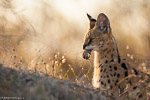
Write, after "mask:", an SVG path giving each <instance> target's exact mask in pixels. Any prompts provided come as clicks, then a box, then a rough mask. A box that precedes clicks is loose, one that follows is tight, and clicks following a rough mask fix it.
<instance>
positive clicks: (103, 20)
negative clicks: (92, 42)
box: [97, 13, 110, 33]
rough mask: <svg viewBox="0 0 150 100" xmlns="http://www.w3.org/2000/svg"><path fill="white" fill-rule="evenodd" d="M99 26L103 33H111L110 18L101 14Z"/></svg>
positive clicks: (98, 20)
mask: <svg viewBox="0 0 150 100" xmlns="http://www.w3.org/2000/svg"><path fill="white" fill-rule="evenodd" d="M97 26H98V28H100V30H101V31H102V32H103V33H109V29H110V22H109V19H108V17H107V16H106V15H105V14H103V13H100V14H99V15H98V18H97Z"/></svg>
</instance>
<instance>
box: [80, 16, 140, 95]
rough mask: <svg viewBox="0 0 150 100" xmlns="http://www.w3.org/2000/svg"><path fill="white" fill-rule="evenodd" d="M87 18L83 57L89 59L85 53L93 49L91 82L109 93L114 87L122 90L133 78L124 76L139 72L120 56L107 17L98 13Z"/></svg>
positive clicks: (112, 91)
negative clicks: (87, 25)
mask: <svg viewBox="0 0 150 100" xmlns="http://www.w3.org/2000/svg"><path fill="white" fill-rule="evenodd" d="M88 18H89V20H90V28H89V30H88V32H87V33H86V34H85V38H84V44H83V49H84V52H83V58H85V59H89V57H90V56H89V55H87V54H91V52H92V51H94V75H93V82H92V84H93V86H94V87H95V88H100V89H101V90H109V91H111V93H114V90H116V89H117V90H121V91H123V90H124V89H125V87H126V86H127V84H128V83H130V84H132V83H133V80H135V79H132V78H131V79H130V80H129V79H126V78H127V77H128V76H130V75H133V76H134V75H138V74H139V73H138V71H137V70H136V69H135V68H131V67H130V65H129V63H128V61H126V60H125V59H122V57H121V56H120V54H119V50H118V47H117V43H116V40H115V38H114V36H113V34H112V29H111V26H110V21H109V19H108V17H107V16H106V15H105V14H103V13H100V14H99V15H98V18H97V20H93V18H92V17H91V16H90V17H89V15H88ZM91 19H92V20H91ZM91 23H92V24H91ZM93 25H94V26H93ZM122 79H126V81H127V82H122V83H120V81H121V80H122ZM131 81H132V82H131Z"/></svg>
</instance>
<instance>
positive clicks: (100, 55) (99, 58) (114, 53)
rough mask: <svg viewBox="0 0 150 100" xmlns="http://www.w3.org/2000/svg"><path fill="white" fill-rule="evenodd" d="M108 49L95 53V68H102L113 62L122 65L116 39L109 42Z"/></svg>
mask: <svg viewBox="0 0 150 100" xmlns="http://www.w3.org/2000/svg"><path fill="white" fill-rule="evenodd" d="M106 45H107V46H106V48H104V49H103V50H98V51H94V67H100V66H101V64H103V65H105V64H108V63H111V62H115V63H120V60H121V58H120V55H119V51H118V47H117V44H116V41H115V39H114V37H112V39H111V40H108V41H107V43H106Z"/></svg>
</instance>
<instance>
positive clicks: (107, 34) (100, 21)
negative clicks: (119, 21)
mask: <svg viewBox="0 0 150 100" xmlns="http://www.w3.org/2000/svg"><path fill="white" fill-rule="evenodd" d="M87 16H88V18H89V20H90V29H89V31H88V32H87V33H86V34H85V37H84V44H83V49H84V50H85V52H84V53H86V54H84V53H83V58H85V59H88V58H89V57H88V56H87V54H90V53H91V52H92V51H99V50H103V49H105V47H107V41H108V40H110V38H111V37H112V34H111V27H110V22H109V19H108V18H107V16H106V15H105V14H103V13H100V14H99V15H98V18H97V20H96V19H94V18H92V17H91V16H90V15H89V14H87Z"/></svg>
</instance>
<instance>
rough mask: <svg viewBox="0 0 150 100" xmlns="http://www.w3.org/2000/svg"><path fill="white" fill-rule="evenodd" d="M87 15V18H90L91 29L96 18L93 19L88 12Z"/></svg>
mask: <svg viewBox="0 0 150 100" xmlns="http://www.w3.org/2000/svg"><path fill="white" fill-rule="evenodd" d="M87 17H88V18H89V20H90V29H93V27H94V26H95V23H96V19H94V18H93V17H92V16H90V15H89V14H88V13H87Z"/></svg>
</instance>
